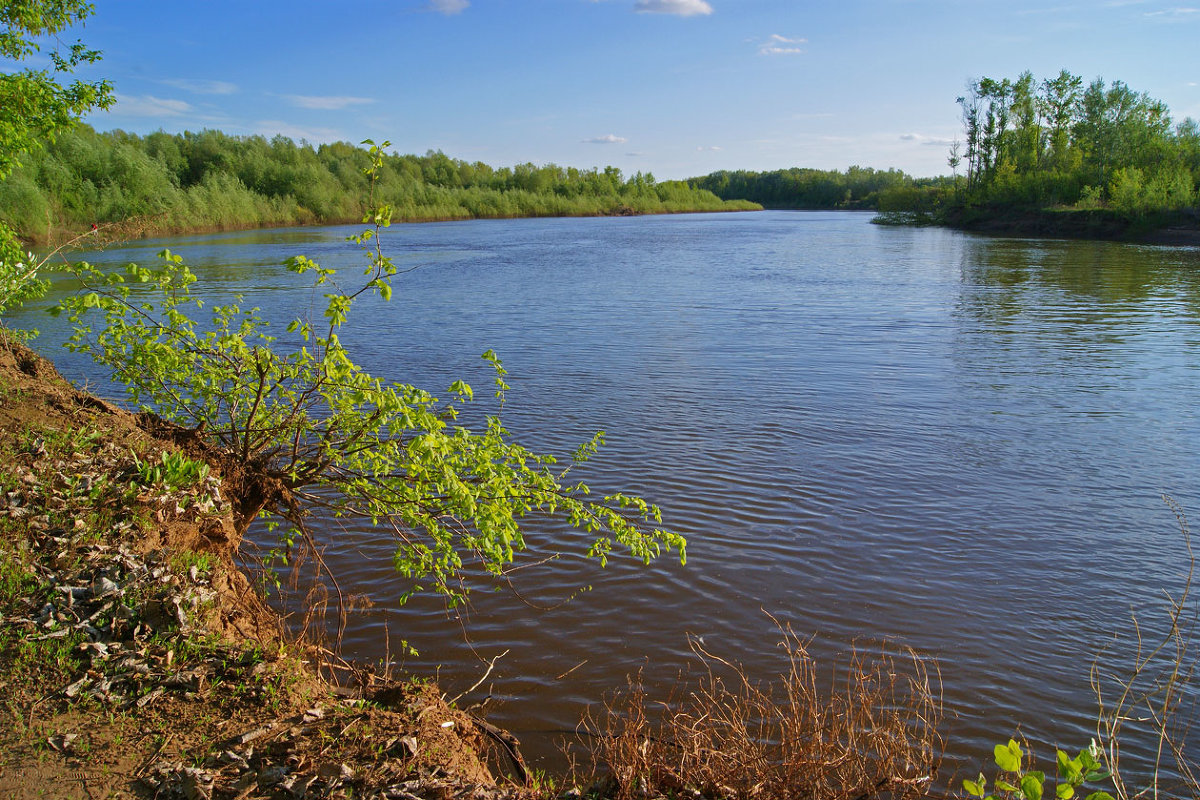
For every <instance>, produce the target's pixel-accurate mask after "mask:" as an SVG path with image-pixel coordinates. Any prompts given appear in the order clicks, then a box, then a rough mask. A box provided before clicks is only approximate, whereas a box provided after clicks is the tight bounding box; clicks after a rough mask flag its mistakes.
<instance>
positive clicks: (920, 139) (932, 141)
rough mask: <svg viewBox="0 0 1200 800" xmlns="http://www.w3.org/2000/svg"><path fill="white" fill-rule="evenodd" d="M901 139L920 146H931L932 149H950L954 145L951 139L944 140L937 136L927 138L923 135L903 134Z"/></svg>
mask: <svg viewBox="0 0 1200 800" xmlns="http://www.w3.org/2000/svg"><path fill="white" fill-rule="evenodd" d="M900 139H901V140H902V141H905V142H916V143H918V144H924V145H930V146H932V147H949V146H950V145H952V144H954V142H953V141H952V140H950V139H942V138H939V137H937V136H926V135H925V134H923V133H902V134H900Z"/></svg>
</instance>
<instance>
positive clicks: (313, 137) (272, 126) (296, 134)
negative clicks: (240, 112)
mask: <svg viewBox="0 0 1200 800" xmlns="http://www.w3.org/2000/svg"><path fill="white" fill-rule="evenodd" d="M254 132H255V133H257V134H260V135H262V136H275V135H276V134H281V135H283V136H287V137H288V138H289V139H297V140H299V139H303V140H305V141H308V142H337V141H343V140H345V139H346V137H345V136H343V135H342V132H341V131H339V130H337V129H336V128H310V127H307V126H301V125H293V124H291V123H290V122H284V121H283V120H278V119H264V120H259V121H258V122H256V123H254Z"/></svg>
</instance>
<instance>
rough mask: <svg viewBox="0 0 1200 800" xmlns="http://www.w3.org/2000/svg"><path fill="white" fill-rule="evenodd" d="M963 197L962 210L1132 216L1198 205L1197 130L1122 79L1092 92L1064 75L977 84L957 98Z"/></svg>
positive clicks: (1100, 82)
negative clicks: (1067, 210)
mask: <svg viewBox="0 0 1200 800" xmlns="http://www.w3.org/2000/svg"><path fill="white" fill-rule="evenodd" d="M958 103H959V105H960V106H961V108H962V119H963V128H964V134H965V139H966V142H965V147H966V150H965V153H964V155H963V156H962V158H961V159H959V158H958V154H957V145H956V147H955V148H954V149H952V151H951V156H952V159H958V160H959V161H962V162H965V164H966V171H967V176H966V177H967V191H966V192H965V193H964V194H963V195H961V196H958V195H957V194H956V198H955V200H956V202H957V204H958V205H960V206H969V205H982V206H987V207H990V208H994V209H996V208H1018V209H1044V208H1050V207H1058V206H1068V207H1069V206H1075V207H1076V208H1079V209H1099V208H1105V207H1110V208H1112V209H1113V210H1115V211H1116V212H1118V213H1119V214H1120V215H1121V216H1123V217H1125V218H1126V219H1129V220H1135V219H1139V218H1142V217H1145V216H1147V215H1149V214H1154V213H1158V212H1170V211H1177V210H1179V209H1182V208H1186V207H1189V206H1192V205H1194V204H1195V202H1196V191H1195V187H1196V184H1197V182H1198V181H1200V158H1197V157H1196V156H1197V148H1196V141H1197V130H1198V128H1197V124H1196V123H1195V121H1193V120H1190V119H1189V120H1185V121H1184V122H1183V123H1181V124H1179V125H1177V126H1172V123H1171V117H1170V112H1169V110H1168V108H1167V107H1166V105H1165V104H1164V103H1162V102H1161V101H1159V100H1155V99H1154V98H1152V97H1150V96H1149V95H1147V94H1145V93H1140V94H1139V93H1137V92H1135V91H1133V90H1132V89H1130V88H1129V87H1128V86H1126V85H1125V84H1124V83H1122V82H1121V81H1113V82H1112V83H1111V84H1108V85H1106V84H1105V83H1104V81H1103V80H1101V79H1099V78H1097V79H1096V80H1095V81H1093V82H1092V83H1091V84H1090V85H1088V86H1087V87H1086V88H1084V86H1083V80H1082V78H1080V77H1079V76H1077V75H1072V74H1071V73H1069V72H1067V71H1065V70H1064V71H1062V72H1060V73H1059V75H1058V76H1057V77H1055V78H1053V79H1046V80H1043V81H1041V82H1040V83H1037V82H1035V81H1034V78H1033V75H1032V74H1031V73H1029V72H1025V73H1023V74H1022V75H1021V76H1020V77H1018V79H1017V80H1016V81H1011V80H1008V79H1004V80H999V81H997V80H994V79H991V78H981V79H980V80H978V81H973V82H971V84H970V85H969V86H968V87H967V93H966V94H965V95H964V96H963V97H960V98H958Z"/></svg>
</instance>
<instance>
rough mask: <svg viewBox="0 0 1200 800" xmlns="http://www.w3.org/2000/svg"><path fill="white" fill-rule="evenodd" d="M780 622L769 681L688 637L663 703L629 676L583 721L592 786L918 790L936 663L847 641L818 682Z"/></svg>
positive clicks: (931, 748) (934, 743)
mask: <svg viewBox="0 0 1200 800" xmlns="http://www.w3.org/2000/svg"><path fill="white" fill-rule="evenodd" d="M776 624H777V625H778V622H777V623H776ZM779 631H780V635H781V641H780V647H782V648H783V650H784V651H785V653H786V656H787V663H788V669H787V671H786V672H785V673H784V674H783V675H781V676H780V677H779V678H778V679H777V680H776V681H774V682H770V683H765V684H764V683H758V682H755V681H753V680H752V679H751V678H750V676H749V675H748V674H747V672H746V670H745V668H744V667H743V666H742V665H740V664H735V663H733V662H730V661H727V660H725V659H724V658H721V657H719V656H717V655H714V654H713V653H711V652H709V651H708V650H706V649H705V648H704V645H703V644H702V643H701V642H700V641H699V640H698V639H693V640H691V648H692V651H693V652H694V653H695V654H696V656H697V658H698V659H699V662H700V664H701V670H700V674H699V678H698V680H696V681H693V682H688V681H684V680H681V681H680V682H679V683H677V685H676V687H675V689H674V690H673V691H672V692H671V695H670V696H669V697H668V698H667V699H666V700H665V701H663V702H655V701H652V700H651V699H650V698H649V697H648V696H647V693H646V691H645V688H644V686H643V683H642V680H641V675H640V674H639V675H637V676H633V677H631V678H630V679H629V685H628V688H627V689H626V690H625V691H623V692H619V693H617V694H615V695H613V696H610V697H609V698H608V699H607V700H606V702H605V704H604V708H603V710H602V711H600V712H599V713H597V714H589V716H588V718H586V719H585V721H584V727H585V728H586V729H587V731H588V732H589V733H590V734H591V735H592V736H594V737H595V740H596V741H595V743H594V745H593V747H592V748H591V759H592V773H593V777H599V782H598V783H597V784H596V785H595V786H596V788H598V789H599V790H600V792H601V793H602V794H603V795H605V796H610V797H615V798H618V800H632V798H647V797H655V796H670V797H688V796H690V797H701V796H703V797H713V798H738V799H739V800H744V799H745V798H814V799H815V798H823V799H824V798H829V799H830V800H833V799H837V798H844V799H845V800H868V799H869V798H877V797H879V798H883V797H886V798H897V799H899V798H915V797H924V796H927V795H929V794H930V793H931V791H932V784H933V778H934V775H935V773H936V771H937V767H938V763H939V761H940V757H941V752H942V740H941V738H940V736H939V734H938V724H939V722H940V719H941V693H940V680H939V677H940V676H939V675H938V673H937V670H936V667H933V668H932V671H931V667H930V666H929V665H927V663H926V662H925V661H924V660H922V659H921V658H920V657H919V656H918V655H917V654H916V653H915V652H913V651H912V650H908V649H905V648H887V649H884V650H883V651H881V652H878V653H875V654H871V655H868V654H866V653H863V652H860V651H858V650H855V652H854V653H852V654H851V655H850V657H849V658H848V660H847V662H846V663H845V664H844V665H843V666H841V667H839V668H838V669H836V670H835V672H834V675H833V677H832V680H831V682H830V683H831V685H829V686H828V689H827V690H823V686H824V685H825V684H826V681H829V680H830V679H828V678H826V679H825V680H822V679H821V678H820V677H819V670H818V664H817V662H816V661H815V660H814V659H813V658H812V656H810V655H809V653H808V651H807V648H806V643H805V642H804V641H802V640H801V639H800V638H799V637H798V636H797V635H796V634H795V632H794V631H793V630H792V629H791V628H790V627H789V626H783V625H779ZM689 683H690V684H691V685H689Z"/></svg>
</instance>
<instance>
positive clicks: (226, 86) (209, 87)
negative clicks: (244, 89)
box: [159, 78, 238, 94]
mask: <svg viewBox="0 0 1200 800" xmlns="http://www.w3.org/2000/svg"><path fill="white" fill-rule="evenodd" d="M159 83H162V84H165V85H166V86H172V87H174V88H176V89H182V90H183V91H185V92H191V93H192V94H234V93H235V92H237V90H238V87H237V86H236V85H235V84H232V83H229V82H227V81H203V80H192V79H191V78H166V79H163V80H161V81H159Z"/></svg>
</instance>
